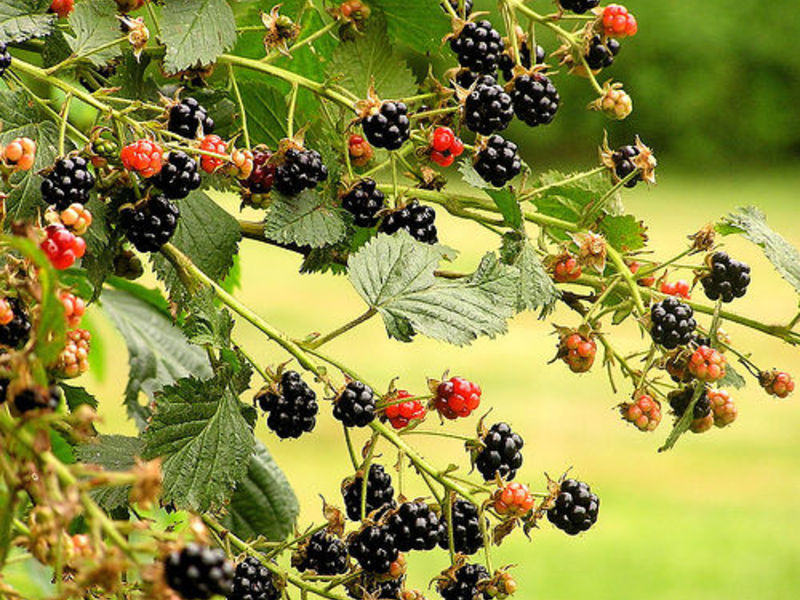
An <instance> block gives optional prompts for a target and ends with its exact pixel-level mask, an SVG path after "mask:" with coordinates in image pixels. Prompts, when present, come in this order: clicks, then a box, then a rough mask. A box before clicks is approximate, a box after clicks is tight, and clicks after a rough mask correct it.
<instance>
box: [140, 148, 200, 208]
mask: <svg viewBox="0 0 800 600" xmlns="http://www.w3.org/2000/svg"><path fill="white" fill-rule="evenodd" d="M151 181H152V182H153V185H155V186H156V187H157V188H158V189H160V190H161V191H162V192H163V194H164V195H165V196H166V197H167V198H170V199H172V200H178V199H180V198H186V196H188V195H189V193H190V192H192V191H193V190H196V189H197V188H198V187H200V173H199V171H198V170H197V161H196V160H195V159H193V158H192V157H190V156H189V155H188V154H186V153H185V152H180V151H177V152H170V153H169V155H168V156H167V162H165V163H164V166H163V167H161V171H160V172H159V173H158V175H156V176H155V177H153V178H152V179H151Z"/></svg>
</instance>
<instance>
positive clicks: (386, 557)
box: [347, 525, 399, 573]
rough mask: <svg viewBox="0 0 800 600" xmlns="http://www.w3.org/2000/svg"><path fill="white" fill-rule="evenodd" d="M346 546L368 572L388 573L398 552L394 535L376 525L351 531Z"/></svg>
mask: <svg viewBox="0 0 800 600" xmlns="http://www.w3.org/2000/svg"><path fill="white" fill-rule="evenodd" d="M347 547H348V550H349V551H350V556H352V557H353V558H355V559H356V560H357V561H358V564H359V565H361V568H362V569H364V570H365V571H369V572H370V573H388V572H389V569H390V568H391V566H392V563H393V562H394V561H396V560H397V556H398V554H399V550H398V549H397V544H396V543H395V539H394V535H392V534H391V533H390V532H389V530H388V529H386V527H379V526H377V525H367V526H366V527H364V528H363V529H361V530H360V531H357V532H354V533H352V534H351V535H350V538H349V540H348V546H347Z"/></svg>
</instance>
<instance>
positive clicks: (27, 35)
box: [0, 0, 55, 43]
mask: <svg viewBox="0 0 800 600" xmlns="http://www.w3.org/2000/svg"><path fill="white" fill-rule="evenodd" d="M50 4H51V3H50V2H49V1H47V0H34V1H31V0H0V42H6V43H9V42H24V41H25V40H29V39H31V38H39V37H45V36H46V35H48V34H49V33H50V32H51V31H52V30H53V22H54V21H55V15H53V14H48V13H47V9H48V8H50Z"/></svg>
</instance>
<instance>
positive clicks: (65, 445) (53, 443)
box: [49, 429, 75, 465]
mask: <svg viewBox="0 0 800 600" xmlns="http://www.w3.org/2000/svg"><path fill="white" fill-rule="evenodd" d="M49 433H50V447H51V452H52V453H53V454H54V455H55V457H56V458H57V459H58V460H60V461H61V462H62V463H64V464H65V465H71V464H73V463H74V462H75V454H74V452H73V450H72V446H70V445H69V442H68V441H67V440H66V439H65V438H64V436H63V435H61V434H60V433H58V432H57V431H54V430H53V429H51V430H50V432H49Z"/></svg>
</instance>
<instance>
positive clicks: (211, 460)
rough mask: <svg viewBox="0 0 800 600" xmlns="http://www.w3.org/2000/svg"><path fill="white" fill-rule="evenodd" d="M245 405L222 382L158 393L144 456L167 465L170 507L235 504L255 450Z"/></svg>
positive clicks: (190, 383)
mask: <svg viewBox="0 0 800 600" xmlns="http://www.w3.org/2000/svg"><path fill="white" fill-rule="evenodd" d="M243 406H244V405H242V404H241V403H240V402H239V400H238V399H237V398H236V397H235V396H234V395H233V394H232V393H231V391H230V389H228V387H227V386H226V385H224V384H221V382H219V381H218V380H210V381H209V380H207V381H201V380H199V379H195V378H193V377H191V378H186V379H181V380H179V381H178V382H176V383H175V384H174V385H172V386H169V387H167V388H164V390H163V391H161V392H160V393H159V394H158V396H157V399H156V408H155V412H154V413H153V418H152V420H151V422H150V424H149V425H148V427H147V430H146V431H145V433H144V439H145V453H144V455H145V458H147V459H153V458H156V457H161V459H162V461H163V462H162V472H163V474H164V493H163V499H164V500H165V501H166V502H174V503H175V505H176V506H177V507H178V508H188V509H193V510H203V511H205V510H209V509H211V508H216V507H219V506H221V505H222V504H223V503H224V502H226V501H227V500H228V499H230V497H231V494H232V493H233V490H234V487H235V486H236V483H237V482H238V481H240V480H241V479H242V478H243V477H244V476H245V474H246V473H247V468H248V457H249V456H250V455H251V454H252V453H253V448H254V445H255V440H254V438H253V434H252V432H251V431H250V427H249V425H248V423H247V421H246V420H245V418H244V416H243V414H242V409H243Z"/></svg>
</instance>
